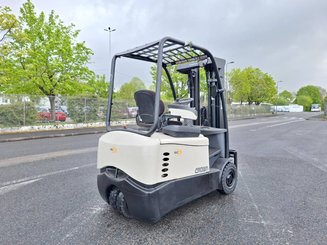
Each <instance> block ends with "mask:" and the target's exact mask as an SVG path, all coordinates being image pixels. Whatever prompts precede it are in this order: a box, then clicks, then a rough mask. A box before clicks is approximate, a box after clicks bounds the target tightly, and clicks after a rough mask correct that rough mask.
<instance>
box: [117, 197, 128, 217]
mask: <svg viewBox="0 0 327 245" xmlns="http://www.w3.org/2000/svg"><path fill="white" fill-rule="evenodd" d="M117 207H118V211H119V212H120V213H121V214H122V215H123V216H124V217H126V218H131V215H130V214H129V212H128V207H127V203H126V201H125V197H124V194H123V193H122V192H119V194H118V197H117Z"/></svg>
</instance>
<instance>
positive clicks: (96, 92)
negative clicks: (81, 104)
mask: <svg viewBox="0 0 327 245" xmlns="http://www.w3.org/2000/svg"><path fill="white" fill-rule="evenodd" d="M108 90H109V83H108V82H107V81H106V76H105V75H95V74H93V75H92V76H91V77H90V79H89V80H88V82H87V83H86V84H85V89H84V91H85V92H84V93H85V94H86V95H88V96H96V97H101V98H107V97H108Z"/></svg>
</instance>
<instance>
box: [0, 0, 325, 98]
mask: <svg viewBox="0 0 327 245" xmlns="http://www.w3.org/2000/svg"><path fill="white" fill-rule="evenodd" d="M23 2H25V1H23V0H0V5H1V6H9V7H11V8H12V10H13V11H14V13H17V14H18V13H19V8H20V7H21V5H22V3H23ZM32 2H33V3H34V5H35V7H36V11H37V13H40V11H44V12H45V13H49V12H50V11H51V10H54V11H55V12H56V13H57V14H58V15H59V16H60V18H61V19H62V20H63V21H64V22H65V23H66V24H67V25H68V24H70V23H74V24H75V25H76V29H79V30H81V32H80V36H79V40H83V41H85V42H86V45H87V46H88V47H89V48H91V49H92V50H93V52H94V56H93V57H92V61H91V63H90V64H89V66H90V67H91V68H92V69H93V70H94V71H95V72H96V73H97V74H107V75H108V73H109V36H108V32H105V31H104V28H107V27H109V26H110V27H111V28H115V29H116V31H115V32H112V35H111V53H112V54H114V53H118V52H121V51H125V50H127V49H130V48H133V47H136V46H140V45H143V44H145V43H149V42H152V41H155V40H159V39H160V38H162V37H164V36H171V37H174V38H177V39H180V40H184V41H192V43H194V44H197V45H199V46H203V47H206V48H207V49H208V50H210V51H211V53H213V54H214V56H216V57H220V58H223V59H225V60H226V61H227V62H230V61H234V62H235V63H234V64H230V65H228V70H230V69H233V68H245V67H248V66H252V67H258V68H260V69H261V70H262V71H264V72H267V73H269V74H270V75H271V76H272V77H273V78H274V80H275V81H282V82H281V83H279V91H280V92H281V91H282V90H284V89H287V90H289V91H292V92H296V91H297V90H298V89H299V88H300V87H302V86H305V85H309V84H312V85H317V86H321V87H324V88H325V89H327V1H325V0H312V1H307V0H287V1H285V0H284V1H282V0H251V1H250V0H202V1H199V0H188V1H176V0H175V1H174V0H157V1H153V0H142V1H141V0H92V1H90V0H69V1H67V0H56V1H44V0H43V1H42V0H33V1H32ZM119 68H120V69H119ZM142 68H143V67H141V66H139V64H137V65H135V64H131V63H122V64H121V65H120V66H118V67H117V69H119V70H118V71H117V72H118V73H119V74H120V75H119V77H120V79H123V80H124V79H125V80H126V79H129V76H131V75H130V73H136V75H139V76H141V78H142V79H145V80H147V81H148V80H150V79H151V78H150V77H149V75H148V73H146V75H145V74H144V71H143V70H142ZM129 72H130V73H129ZM142 76H143V77H142Z"/></svg>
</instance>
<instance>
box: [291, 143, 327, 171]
mask: <svg viewBox="0 0 327 245" xmlns="http://www.w3.org/2000/svg"><path fill="white" fill-rule="evenodd" d="M285 151H287V152H288V153H290V154H292V155H293V156H295V157H296V158H298V159H301V160H304V161H305V162H306V163H309V164H310V165H311V166H313V167H316V168H318V169H319V170H321V171H323V172H325V173H327V165H325V164H324V163H323V162H322V161H319V160H318V159H317V158H315V157H313V156H310V155H308V154H307V153H303V152H301V151H299V150H297V149H295V148H294V147H286V148H285Z"/></svg>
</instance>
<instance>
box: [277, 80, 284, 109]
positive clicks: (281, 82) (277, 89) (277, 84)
mask: <svg viewBox="0 0 327 245" xmlns="http://www.w3.org/2000/svg"><path fill="white" fill-rule="evenodd" d="M282 82H283V81H278V82H277V83H276V87H277V98H276V103H275V104H276V105H275V106H276V108H275V110H276V114H277V100H278V94H279V87H278V84H279V83H282Z"/></svg>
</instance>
